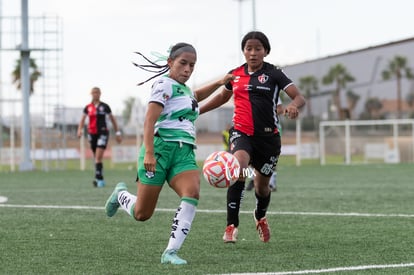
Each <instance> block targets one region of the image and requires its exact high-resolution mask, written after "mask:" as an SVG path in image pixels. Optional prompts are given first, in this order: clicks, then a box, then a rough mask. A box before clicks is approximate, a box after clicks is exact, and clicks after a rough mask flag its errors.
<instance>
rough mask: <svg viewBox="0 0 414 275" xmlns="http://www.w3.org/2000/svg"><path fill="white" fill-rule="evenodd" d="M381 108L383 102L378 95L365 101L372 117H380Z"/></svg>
mask: <svg viewBox="0 0 414 275" xmlns="http://www.w3.org/2000/svg"><path fill="white" fill-rule="evenodd" d="M381 109H382V103H381V100H379V99H378V98H377V97H371V98H368V99H367V101H365V110H366V111H367V113H368V114H369V117H370V118H371V119H375V118H379V111H380V110H381Z"/></svg>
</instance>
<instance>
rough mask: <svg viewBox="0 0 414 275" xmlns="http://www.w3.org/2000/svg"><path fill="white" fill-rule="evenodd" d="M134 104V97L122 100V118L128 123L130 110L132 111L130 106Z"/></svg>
mask: <svg viewBox="0 0 414 275" xmlns="http://www.w3.org/2000/svg"><path fill="white" fill-rule="evenodd" d="M134 104H135V97H132V96H130V97H128V98H127V99H125V100H124V110H123V111H122V118H123V119H124V122H125V123H128V121H129V119H130V117H131V112H132V108H133V107H134Z"/></svg>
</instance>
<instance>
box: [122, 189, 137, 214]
mask: <svg viewBox="0 0 414 275" xmlns="http://www.w3.org/2000/svg"><path fill="white" fill-rule="evenodd" d="M136 201H137V196H135V195H132V194H131V193H129V192H128V191H121V192H119V193H118V202H119V204H120V205H121V207H122V209H124V210H125V212H127V213H128V214H129V215H130V216H132V217H133V216H134V208H135V202H136Z"/></svg>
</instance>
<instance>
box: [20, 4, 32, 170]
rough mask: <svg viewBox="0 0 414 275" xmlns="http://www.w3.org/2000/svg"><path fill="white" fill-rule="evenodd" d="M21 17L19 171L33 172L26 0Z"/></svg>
mask: <svg viewBox="0 0 414 275" xmlns="http://www.w3.org/2000/svg"><path fill="white" fill-rule="evenodd" d="M21 3H22V6H21V12H22V14H21V17H22V43H21V45H20V58H21V66H20V76H21V84H22V85H21V88H22V109H23V110H22V126H21V130H22V131H21V146H22V150H23V152H22V161H21V163H20V171H28V170H33V164H32V162H31V161H30V135H31V134H30V104H29V97H30V81H29V58H30V49H29V8H28V0H22V2H21Z"/></svg>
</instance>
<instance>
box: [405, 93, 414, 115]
mask: <svg viewBox="0 0 414 275" xmlns="http://www.w3.org/2000/svg"><path fill="white" fill-rule="evenodd" d="M405 100H407V104H408V106H410V108H411V109H413V108H414V91H411V92H410V93H409V94H408V95H407V97H406V98H405ZM413 114H414V113H411V117H412V116H413Z"/></svg>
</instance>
